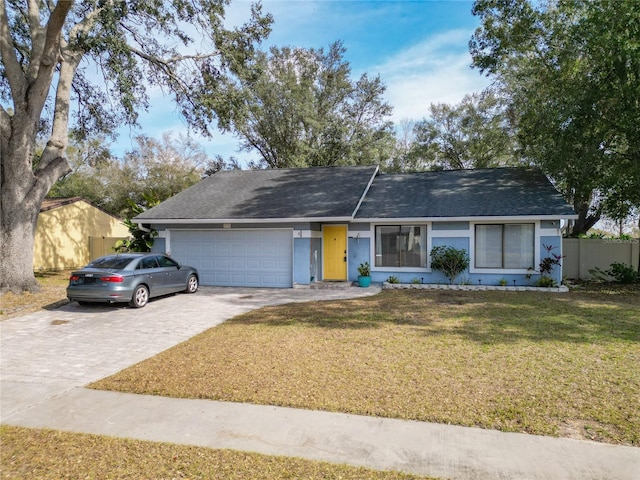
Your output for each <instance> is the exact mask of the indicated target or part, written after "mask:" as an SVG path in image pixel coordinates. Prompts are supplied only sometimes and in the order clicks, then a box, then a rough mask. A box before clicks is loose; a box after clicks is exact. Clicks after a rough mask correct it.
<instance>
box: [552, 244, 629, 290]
mask: <svg viewBox="0 0 640 480" xmlns="http://www.w3.org/2000/svg"><path fill="white" fill-rule="evenodd" d="M639 253H640V240H639V239H637V238H634V239H631V240H616V239H607V238H563V239H562V254H563V255H564V258H563V259H562V276H563V277H566V278H572V279H581V280H589V279H590V278H591V274H590V273H589V270H590V269H592V268H595V267H598V268H600V269H602V270H607V269H608V268H609V266H610V265H611V264H612V263H614V262H618V263H624V264H625V265H630V266H632V267H633V268H634V269H636V270H637V269H638V255H639Z"/></svg>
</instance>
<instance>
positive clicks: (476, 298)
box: [232, 290, 640, 344]
mask: <svg viewBox="0 0 640 480" xmlns="http://www.w3.org/2000/svg"><path fill="white" fill-rule="evenodd" d="M232 321H233V322H236V323H239V324H243V325H260V324H263V325H265V326H282V327H287V326H289V327H294V326H304V327H309V328H325V329H345V330H353V329H355V330H368V329H379V328H382V327H385V326H389V325H396V326H407V327H411V328H412V329H413V331H414V332H415V334H418V335H452V334H453V335H456V336H460V337H463V338H466V339H468V340H471V341H473V342H477V343H481V344H497V343H515V342H519V341H523V340H526V341H536V342H572V343H594V342H608V341H626V342H640V299H636V298H633V297H628V296H625V295H620V296H599V295H597V294H572V293H569V294H549V293H539V292H462V291H446V290H444V291H433V292H425V291H423V290H422V291H421V290H407V291H385V292H383V293H382V294H380V295H376V296H373V297H365V298H360V299H353V300H341V301H336V302H309V303H305V304H290V305H283V306H275V307H266V308H263V309H260V310H257V311H255V312H251V313H248V314H245V315H242V316H240V317H237V318H235V319H234V320H232Z"/></svg>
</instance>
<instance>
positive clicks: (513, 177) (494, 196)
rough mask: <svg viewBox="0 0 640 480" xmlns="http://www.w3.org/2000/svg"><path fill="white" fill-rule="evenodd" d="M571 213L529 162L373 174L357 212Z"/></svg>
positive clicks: (438, 214)
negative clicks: (513, 165) (520, 165)
mask: <svg viewBox="0 0 640 480" xmlns="http://www.w3.org/2000/svg"><path fill="white" fill-rule="evenodd" d="M538 215H545V216H554V215H556V216H561V217H566V216H572V215H575V212H574V210H573V209H572V208H571V207H570V206H569V205H567V203H566V202H565V200H564V198H563V197H562V196H561V195H560V194H559V193H558V192H557V191H556V189H555V188H554V187H553V185H552V184H551V183H550V182H549V180H548V179H547V177H546V176H545V175H544V174H543V173H542V172H541V171H540V170H538V169H533V168H494V169H479V170H450V171H439V172H420V173H406V174H382V175H379V176H377V177H376V179H375V180H374V182H373V185H372V186H371V189H370V190H369V192H368V193H367V196H366V197H365V199H364V201H363V202H362V206H361V207H360V209H359V210H358V213H357V215H356V218H361V219H366V218H382V219H384V218H389V219H393V218H417V217H431V218H437V217H494V216H496V217H497V216H510V217H511V216H538Z"/></svg>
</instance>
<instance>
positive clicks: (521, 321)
mask: <svg viewBox="0 0 640 480" xmlns="http://www.w3.org/2000/svg"><path fill="white" fill-rule="evenodd" d="M638 365H640V293H639V291H638V290H637V289H635V290H634V289H620V288H618V289H608V288H601V289H599V290H596V291H583V292H571V293H569V294H542V293H537V292H506V293H503V292H462V291H402V290H395V291H393V290H392V291H384V292H383V293H382V294H380V295H376V296H374V297H368V298H363V299H355V300H346V301H339V302H313V303H307V304H293V305H285V306H277V307H269V308H263V309H260V310H257V311H254V312H251V313H248V314H246V315H243V316H240V317H237V318H235V319H233V320H230V321H228V322H226V323H224V324H222V325H220V326H218V327H216V328H213V329H211V330H209V331H207V332H204V333H203V334H201V335H199V336H197V337H194V338H193V339H191V340H189V341H187V342H185V343H183V344H181V345H178V346H176V347H174V348H172V349H170V350H167V351H166V352H163V353H162V354H160V355H158V356H156V357H154V358H152V359H149V360H147V361H144V362H142V363H140V364H138V365H135V366H132V367H131V368H128V369H126V370H124V371H122V372H120V373H118V374H116V375H114V376H112V377H110V378H107V379H104V380H102V381H99V382H97V383H95V384H94V385H93V387H94V388H102V389H113V390H119V391H126V392H135V393H145V394H155V395H165V396H174V397H187V398H207V399H216V400H226V401H235V402H250V403H258V404H268V405H282V406H290V407H297V408H308V409H320V410H329V411H341V412H349V413H356V414H363V415H374V416H384V417H394V418H405V419H414V420H422V421H430V422H439V423H452V424H457V425H469V426H478V427H483V428H495V429H499V430H503V431H516V432H527V433H534V434H542V435H555V436H567V437H573V438H586V439H592V440H596V441H601V442H608V443H615V444H628V445H636V446H637V445H640V410H639V409H638V401H639V398H640V368H638Z"/></svg>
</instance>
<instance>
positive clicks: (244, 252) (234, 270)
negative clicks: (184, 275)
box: [170, 230, 293, 287]
mask: <svg viewBox="0 0 640 480" xmlns="http://www.w3.org/2000/svg"><path fill="white" fill-rule="evenodd" d="M170 238H171V254H172V255H173V257H174V258H176V259H177V260H178V261H179V262H181V263H184V264H186V265H192V266H194V267H196V268H197V269H198V272H199V273H200V283H201V284H202V285H217V286H252V287H291V286H292V278H293V273H292V272H293V260H292V258H293V254H292V250H293V236H292V233H291V231H290V230H243V231H224V230H209V231H206V230H199V231H187V230H172V231H171V237H170Z"/></svg>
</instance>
